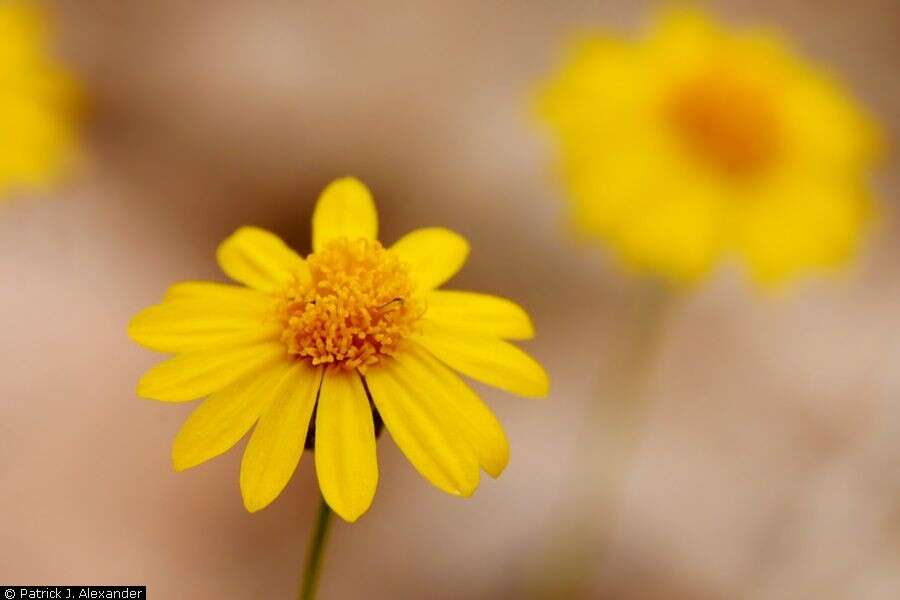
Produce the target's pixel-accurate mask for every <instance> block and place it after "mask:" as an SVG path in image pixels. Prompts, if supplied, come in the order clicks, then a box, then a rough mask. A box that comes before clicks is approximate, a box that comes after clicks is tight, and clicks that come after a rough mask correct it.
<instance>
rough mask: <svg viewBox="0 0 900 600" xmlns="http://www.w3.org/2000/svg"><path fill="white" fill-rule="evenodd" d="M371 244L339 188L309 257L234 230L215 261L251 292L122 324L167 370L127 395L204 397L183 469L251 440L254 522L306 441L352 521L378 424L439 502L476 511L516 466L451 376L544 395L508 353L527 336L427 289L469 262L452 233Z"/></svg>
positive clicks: (490, 313)
mask: <svg viewBox="0 0 900 600" xmlns="http://www.w3.org/2000/svg"><path fill="white" fill-rule="evenodd" d="M376 237H377V216H376V213H375V206H374V203H373V201H372V197H371V195H370V193H369V190H368V189H366V187H365V186H364V185H363V184H362V183H360V182H359V181H357V180H356V179H352V178H345V179H339V180H337V181H335V182H333V183H331V184H330V185H329V186H328V187H327V188H326V189H325V191H324V192H322V195H321V197H320V198H319V201H318V204H317V205H316V209H315V212H314V214H313V253H312V254H310V255H309V256H308V257H306V259H303V258H301V257H300V256H299V255H298V254H296V253H295V252H294V251H293V250H291V249H290V248H288V247H287V246H286V245H285V244H284V242H282V241H281V240H280V239H279V238H278V237H276V236H275V235H274V234H272V233H269V232H267V231H263V230H262V229H258V228H255V227H244V228H241V229H239V230H238V231H237V232H235V233H234V234H233V235H232V236H231V237H229V238H228V239H227V240H225V241H224V242H223V243H222V245H221V246H220V247H219V250H218V253H217V257H218V261H219V265H220V266H221V267H222V270H223V271H224V272H225V273H226V274H227V275H228V276H229V277H231V278H232V279H233V280H235V281H236V282H238V283H241V284H243V286H245V287H242V286H234V285H226V284H220V283H210V282H186V283H180V284H176V285H174V286H172V287H171V288H170V289H169V290H168V292H167V293H166V296H165V298H164V299H163V301H162V303H161V304H159V305H157V306H152V307H150V308H147V309H145V310H144V311H142V312H141V313H140V314H138V315H137V316H136V317H135V318H134V319H133V320H132V322H131V325H130V326H129V330H128V331H129V335H130V336H131V337H132V339H134V340H135V341H136V342H138V343H139V344H142V345H144V346H146V347H148V348H151V349H154V350H158V351H161V352H172V353H175V354H176V356H175V357H174V358H171V359H169V360H167V361H166V362H163V363H161V364H160V365H157V366H156V367H154V368H152V369H151V370H150V371H148V372H147V373H146V374H145V375H144V376H143V378H142V379H141V381H140V383H139V384H138V395H140V396H142V397H145V398H153V399H156V400H162V401H168V402H183V401H190V400H195V399H198V398H202V397H206V396H208V397H207V398H206V399H205V400H204V401H203V402H202V403H201V404H200V405H199V406H198V407H197V409H196V410H195V411H194V413H193V414H192V415H191V416H190V417H189V418H188V420H187V422H186V423H185V424H184V426H183V427H182V429H181V431H180V432H179V433H178V436H177V437H176V439H175V444H174V447H173V451H172V459H173V462H174V466H175V468H176V469H178V470H181V469H186V468H188V467H192V466H195V465H198V464H200V463H202V462H204V461H206V460H209V459H211V458H213V457H215V456H218V455H219V454H222V453H223V452H225V451H227V450H228V449H230V448H231V447H232V446H234V445H235V444H236V443H237V442H238V441H239V440H240V439H241V438H242V437H243V436H244V434H246V433H247V432H248V431H249V430H250V429H251V428H252V429H253V434H252V435H251V437H250V441H249V443H248V444H247V447H246V449H245V450H244V457H243V462H242V463H241V476H240V483H241V492H242V495H243V498H244V504H245V506H246V507H247V509H248V510H250V511H256V510H259V509H261V508H263V507H265V506H266V505H268V504H269V503H270V502H272V501H273V500H274V499H275V498H276V497H277V496H278V495H279V494H280V493H281V491H282V490H283V489H284V487H285V485H287V482H288V481H289V480H290V478H291V476H292V474H293V472H294V470H295V469H296V467H297V465H298V463H299V461H300V457H301V454H302V453H303V449H304V444H305V440H306V438H307V430H308V429H310V428H312V429H313V430H314V432H315V441H314V444H315V463H316V473H317V475H318V479H319V486H320V488H321V490H322V494H323V496H324V498H325V500H326V501H327V502H328V504H329V505H330V506H331V507H332V508H333V509H334V510H335V512H337V513H338V514H339V515H341V517H343V518H344V519H346V520H348V521H354V520H356V519H357V518H358V517H359V516H360V515H361V514H362V513H364V512H365V511H366V510H367V509H368V508H369V505H370V504H371V502H372V498H373V496H374V494H375V487H376V483H377V481H378V466H377V462H376V456H375V427H374V422H375V421H374V417H375V415H376V414H377V416H378V417H380V419H381V420H382V421H383V423H384V425H385V426H386V428H387V430H388V431H389V432H390V434H391V436H392V437H393V439H394V441H395V442H396V443H397V445H398V446H399V447H400V449H401V450H402V451H403V453H404V454H405V455H406V456H407V458H408V459H409V460H410V462H411V463H412V464H413V466H414V467H415V468H416V469H417V470H418V471H419V472H420V473H421V474H422V475H423V476H424V477H425V478H426V479H428V480H429V481H430V482H431V483H433V484H434V485H435V486H437V487H438V488H440V489H442V490H444V491H446V492H449V493H451V494H455V495H459V496H469V495H471V494H472V493H473V492H474V491H475V488H476V487H477V486H478V480H479V468H481V469H484V470H485V471H486V472H487V473H488V474H490V475H491V476H493V477H497V476H499V475H500V473H501V472H502V471H503V469H504V468H505V467H506V463H507V461H508V459H509V445H508V442H507V439H506V436H505V434H504V433H503V429H502V428H501V426H500V424H499V422H498V421H497V419H496V417H494V415H493V414H492V413H491V411H490V410H489V409H488V408H487V406H485V405H484V403H482V401H481V400H480V399H479V398H478V396H477V395H476V394H475V392H473V391H472V389H471V388H469V386H468V385H466V384H465V383H464V382H463V381H462V379H460V378H459V376H458V375H457V374H456V373H455V372H454V371H459V372H460V373H462V374H464V375H467V376H469V377H471V378H472V379H475V380H478V381H481V382H483V383H486V384H489V385H492V386H495V387H499V388H501V389H504V390H507V391H510V392H513V393H517V394H521V395H523V396H531V397H539V396H544V395H545V394H546V393H547V388H548V381H547V376H546V374H545V373H544V370H543V369H542V368H541V367H540V365H538V363H537V362H535V361H534V360H533V359H532V358H531V357H529V356H528V355H527V354H525V353H524V352H522V351H521V350H519V349H518V348H517V347H516V346H514V345H512V344H510V343H509V342H507V341H505V340H510V339H512V340H516V339H527V338H530V337H532V335H533V330H532V326H531V322H530V320H529V318H528V316H527V315H526V314H525V312H524V311H523V310H522V309H521V308H520V307H518V306H517V305H515V304H513V303H512V302H510V301H508V300H504V299H502V298H497V297H494V296H487V295H483V294H476V293H471V292H461V291H442V290H438V289H437V288H438V287H439V286H440V285H441V284H443V283H444V282H445V281H447V280H448V279H450V278H451V277H452V276H453V275H454V274H455V273H456V272H457V271H458V270H459V269H460V268H461V267H462V265H463V263H464V262H465V260H466V257H467V255H468V244H467V243H466V241H465V240H464V239H463V238H461V237H460V236H459V235H457V234H455V233H453V232H451V231H448V230H446V229H440V228H428V229H419V230H416V231H413V232H412V233H409V234H408V235H406V236H404V237H403V238H401V239H400V240H399V241H397V242H396V243H395V244H393V245H392V246H390V247H389V248H385V247H384V246H382V245H381V244H380V243H379V242H378V241H377V239H376ZM376 411H377V412H376ZM254 425H255V427H254Z"/></svg>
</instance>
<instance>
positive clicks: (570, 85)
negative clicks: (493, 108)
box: [538, 11, 878, 283]
mask: <svg viewBox="0 0 900 600" xmlns="http://www.w3.org/2000/svg"><path fill="white" fill-rule="evenodd" d="M538 110H539V115H540V117H541V119H542V120H543V121H544V122H545V123H546V124H547V125H548V126H549V128H550V129H551V131H552V132H553V134H554V139H555V141H556V142H557V143H558V147H559V162H558V170H559V173H560V176H561V178H562V180H563V181H564V184H565V186H566V188H567V191H568V194H569V196H570V199H571V207H572V213H573V217H574V220H575V222H576V223H577V225H578V227H579V229H580V230H581V232H582V233H584V234H585V235H587V236H589V237H592V238H594V239H597V240H599V241H601V242H602V243H604V244H605V245H607V246H608V247H610V248H611V249H613V250H614V251H615V253H616V254H617V255H618V257H619V258H620V259H621V260H622V261H623V262H624V263H625V264H626V265H628V266H629V267H631V268H633V269H635V270H638V271H644V272H649V273H653V274H656V275H658V276H661V277H663V278H665V279H667V280H669V281H672V282H675V283H685V282H691V281H695V280H697V279H699V278H700V277H702V276H704V275H706V274H707V273H709V272H710V270H711V269H712V268H713V267H715V266H716V265H717V264H718V263H719V262H720V261H721V260H722V259H723V258H726V257H737V258H739V259H741V260H742V261H743V262H744V263H745V264H746V265H747V267H748V269H749V271H750V273H751V275H752V276H753V278H754V279H755V280H757V281H759V282H761V283H773V282H779V281H782V280H784V279H786V278H789V277H791V276H793V275H795V274H797V273H798V272H802V271H805V270H810V269H828V268H832V267H834V266H837V265H839V264H840V263H842V262H843V261H845V260H846V259H847V258H848V257H849V256H851V255H852V254H853V252H854V251H855V249H856V248H857V246H858V243H859V241H860V238H861V234H862V231H863V229H864V225H865V223H866V220H867V218H868V217H869V215H870V212H871V206H870V198H869V191H868V187H867V180H866V179H867V175H868V174H869V171H870V167H871V165H872V162H873V158H875V156H876V154H877V150H878V136H877V132H876V131H875V128H874V126H873V124H872V123H871V122H870V121H869V119H868V117H867V116H866V115H865V114H863V112H862V110H861V109H860V108H859V107H858V106H857V105H856V104H855V103H854V102H853V101H852V100H851V99H850V98H849V97H848V96H847V95H846V94H845V93H844V92H843V91H842V90H841V88H840V87H839V86H838V85H837V84H836V83H835V82H834V81H832V80H831V78H830V77H829V76H828V75H827V73H824V72H823V71H821V70H819V69H817V68H815V67H813V66H811V65H809V64H806V63H804V62H803V61H801V60H800V59H799V58H797V57H796V56H794V55H793V54H792V53H791V51H790V50H789V48H788V46H787V44H785V43H784V42H783V41H782V40H781V39H780V38H779V37H777V36H776V35H774V34H773V33H772V32H770V31H768V30H747V31H728V30H726V29H724V28H723V27H721V26H719V25H718V24H716V23H714V22H713V21H712V20H711V19H710V18H708V17H706V16H705V15H703V14H701V13H699V12H695V11H669V12H665V13H663V14H662V16H661V18H659V19H658V20H657V22H656V23H655V24H654V26H653V27H652V28H651V29H650V30H649V32H648V33H647V34H646V36H645V37H643V38H642V39H640V40H638V41H632V42H629V41H626V40H621V39H617V38H613V37H609V36H605V35H597V36H593V37H586V38H584V39H582V40H580V42H579V43H577V44H575V45H574V46H573V48H572V50H571V52H570V54H569V57H568V59H567V61H566V62H565V64H564V65H563V67H562V68H561V69H560V71H559V72H557V73H556V74H555V75H554V76H553V77H552V78H551V80H550V81H548V82H547V83H546V85H545V86H544V87H543V88H542V90H541V94H540V96H539V102H538Z"/></svg>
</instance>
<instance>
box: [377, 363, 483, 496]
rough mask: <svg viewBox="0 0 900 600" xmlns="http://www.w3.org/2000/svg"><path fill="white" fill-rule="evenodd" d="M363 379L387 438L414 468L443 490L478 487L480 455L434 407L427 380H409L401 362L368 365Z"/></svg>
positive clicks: (460, 492)
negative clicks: (390, 438) (388, 433)
mask: <svg viewBox="0 0 900 600" xmlns="http://www.w3.org/2000/svg"><path fill="white" fill-rule="evenodd" d="M366 381H367V382H368V385H369V391H370V392H371V393H372V400H373V401H374V402H375V406H376V407H377V408H378V412H379V413H380V414H381V418H382V420H384V424H385V426H386V427H387V429H388V431H390V433H391V437H393V438H394V441H395V442H396V443H397V445H398V446H399V447H400V450H402V451H403V454H405V455H406V458H408V459H409V461H410V462H411V463H412V464H413V466H414V467H415V468H416V470H417V471H419V473H421V474H422V476H423V477H425V479H427V480H428V481H430V482H431V483H433V484H434V485H435V486H437V487H438V488H440V489H442V490H444V491H445V492H447V493H450V494H454V495H457V496H471V495H472V493H473V492H474V491H475V488H477V487H478V458H477V456H476V455H475V452H474V450H473V449H472V447H471V446H470V445H469V443H468V442H467V441H466V440H465V438H463V436H462V434H461V432H460V431H459V428H458V427H457V426H456V424H455V422H454V419H453V418H452V417H450V416H449V415H448V414H447V412H446V411H445V410H444V409H443V408H442V407H441V406H439V405H438V402H437V400H436V397H435V391H434V390H432V389H429V385H430V383H431V381H427V380H424V381H423V380H417V379H415V378H409V377H408V373H407V372H406V370H405V369H404V368H403V367H402V366H401V363H400V361H399V360H390V361H386V362H384V363H381V364H379V365H377V366H376V367H375V368H372V369H369V370H368V371H367V372H366Z"/></svg>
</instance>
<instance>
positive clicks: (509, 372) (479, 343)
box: [417, 327, 550, 398]
mask: <svg viewBox="0 0 900 600" xmlns="http://www.w3.org/2000/svg"><path fill="white" fill-rule="evenodd" d="M417 339H418V341H419V343H421V344H422V345H423V346H425V348H426V349H427V350H428V351H429V352H431V353H432V354H434V355H435V356H436V357H437V358H438V359H440V360H441V361H443V362H444V363H445V364H447V365H448V366H449V367H451V368H453V369H456V370H457V371H459V372H461V373H462V374H464V375H468V376H469V377H471V378H472V379H475V380H477V381H481V382H482V383H486V384H488V385H492V386H494V387H497V388H500V389H501V390H506V391H508V392H512V393H513V394H519V395H520V396H526V397H528V398H541V397H543V396H546V395H547V392H548V391H549V388H550V382H549V380H548V379H547V373H545V372H544V369H543V367H541V365H539V364H538V362H537V361H536V360H534V359H533V358H531V357H530V356H528V355H527V354H525V352H523V351H522V350H520V349H519V348H517V347H516V346H513V345H512V344H510V343H508V342H504V341H503V340H498V339H497V338H491V337H487V336H472V335H463V334H461V333H457V332H449V331H444V330H441V329H439V328H437V327H426V328H425V331H424V333H423V335H421V336H419V337H418V338H417Z"/></svg>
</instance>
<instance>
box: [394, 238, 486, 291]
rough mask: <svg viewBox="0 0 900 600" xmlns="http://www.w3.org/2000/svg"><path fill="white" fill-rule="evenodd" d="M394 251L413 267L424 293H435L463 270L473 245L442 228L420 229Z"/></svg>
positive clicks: (398, 241) (414, 276) (402, 240)
mask: <svg viewBox="0 0 900 600" xmlns="http://www.w3.org/2000/svg"><path fill="white" fill-rule="evenodd" d="M391 252H393V253H394V254H396V255H397V256H399V257H400V259H401V260H403V262H405V263H406V264H408V265H409V267H410V272H411V275H412V277H413V278H414V280H415V282H416V284H418V286H419V289H420V290H423V291H424V290H432V289H434V288H436V287H438V286H439V285H441V284H442V283H444V282H445V281H447V280H448V279H450V278H451V277H453V276H454V275H456V272H457V271H459V270H460V269H461V268H462V266H463V264H465V262H466V258H467V257H468V256H469V242H467V241H466V240H465V238H464V237H462V236H461V235H459V234H458V233H454V232H452V231H450V230H449V229H443V228H441V227H426V228H423V229H416V230H415V231H411V232H409V233H407V234H406V235H404V236H403V237H402V238H400V239H399V240H397V243H395V244H394V245H393V246H391Z"/></svg>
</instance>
